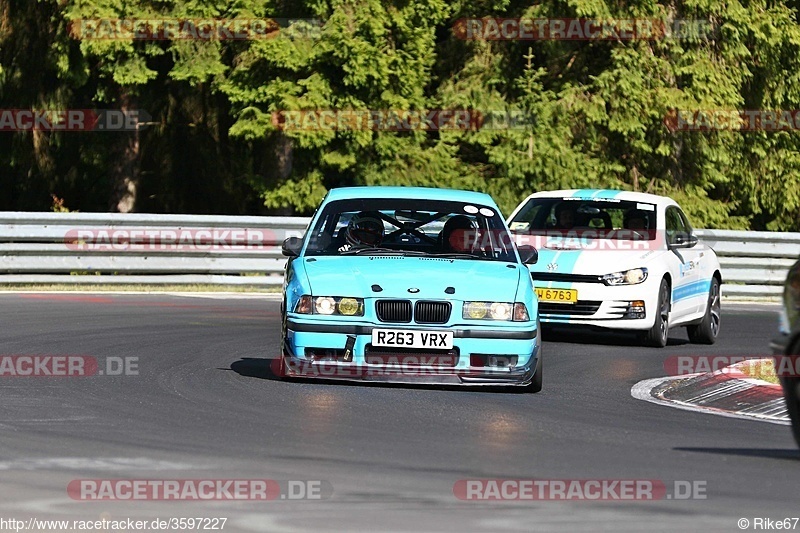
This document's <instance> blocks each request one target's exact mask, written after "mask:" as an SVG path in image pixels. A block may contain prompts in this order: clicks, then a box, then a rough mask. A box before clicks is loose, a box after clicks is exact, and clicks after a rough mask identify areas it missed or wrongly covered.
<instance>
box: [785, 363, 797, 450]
mask: <svg viewBox="0 0 800 533" xmlns="http://www.w3.org/2000/svg"><path fill="white" fill-rule="evenodd" d="M781 385H783V397H784V398H786V410H787V411H788V412H789V419H790V420H791V421H792V434H793V435H794V441H795V442H796V443H797V446H798V447H800V391H798V390H797V389H798V387H800V378H796V377H791V378H789V377H786V378H783V379H781Z"/></svg>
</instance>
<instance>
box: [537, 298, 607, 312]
mask: <svg viewBox="0 0 800 533" xmlns="http://www.w3.org/2000/svg"><path fill="white" fill-rule="evenodd" d="M600 303H601V302H595V301H592V300H578V301H577V302H576V303H574V304H554V303H550V302H539V312H540V313H542V314H545V315H572V316H575V315H583V316H587V315H593V314H595V313H596V312H597V310H598V309H600Z"/></svg>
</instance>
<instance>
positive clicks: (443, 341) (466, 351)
mask: <svg viewBox="0 0 800 533" xmlns="http://www.w3.org/2000/svg"><path fill="white" fill-rule="evenodd" d="M282 251H283V254H284V255H286V256H287V257H288V258H289V260H288V262H287V265H286V272H285V279H284V287H283V288H284V294H283V296H284V297H283V303H282V306H281V309H282V329H283V331H282V347H281V354H280V358H279V359H277V360H276V372H277V373H278V375H280V376H282V377H287V378H291V377H304V378H324V379H345V380H356V381H387V382H409V381H410V382H419V383H434V384H463V385H509V386H518V387H525V388H526V389H527V390H529V391H531V392H538V391H540V390H541V388H542V352H541V336H540V328H539V319H538V313H537V300H536V295H535V292H534V288H533V286H532V282H531V276H530V275H529V273H528V268H527V265H529V264H532V263H535V262H536V260H537V251H536V250H535V249H534V248H522V247H520V248H519V249H518V248H517V247H516V246H515V244H514V242H513V239H512V237H511V236H510V234H509V232H508V228H507V226H506V223H505V221H504V219H503V216H502V215H501V213H500V210H499V209H498V207H497V205H496V204H495V202H494V201H493V200H492V198H491V197H490V196H488V195H486V194H483V193H477V192H468V191H457V190H447V189H433V188H415V187H349V188H340V189H333V190H331V191H330V192H329V193H328V194H327V196H326V197H325V198H324V200H323V201H322V203H321V205H320V206H319V208H318V209H317V211H316V212H315V214H314V216H313V218H312V220H311V222H310V224H309V227H308V229H307V231H306V234H305V235H304V237H303V238H297V237H292V238H289V239H287V240H286V241H284V243H283V247H282Z"/></svg>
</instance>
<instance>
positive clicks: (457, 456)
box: [0, 294, 800, 531]
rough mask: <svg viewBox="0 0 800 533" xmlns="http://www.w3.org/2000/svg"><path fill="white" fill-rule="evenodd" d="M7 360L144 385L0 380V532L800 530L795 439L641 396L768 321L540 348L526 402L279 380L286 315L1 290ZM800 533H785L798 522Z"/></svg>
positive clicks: (772, 322) (182, 301)
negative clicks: (643, 340) (643, 388)
mask: <svg viewBox="0 0 800 533" xmlns="http://www.w3.org/2000/svg"><path fill="white" fill-rule="evenodd" d="M0 306H2V330H1V331H0V339H1V342H0V355H21V354H40V355H64V354H81V355H89V356H94V357H97V358H98V359H99V360H100V361H103V360H104V359H105V358H106V357H136V358H138V366H139V375H138V376H107V375H106V376H99V375H98V376H93V377H80V378H67V377H61V378H55V377H37V378H32V377H25V378H23V377H3V378H0V386H2V393H0V394H1V396H0V398H1V401H0V412H1V413H2V415H0V518H6V519H7V518H10V517H13V518H19V519H22V518H28V517H37V518H69V519H76V520H88V519H99V518H100V517H105V518H112V519H120V518H128V517H130V518H135V519H152V518H155V517H160V518H168V517H187V516H207V517H213V516H217V517H226V518H228V522H227V524H226V527H225V529H224V531H330V530H348V531H374V530H392V531H414V530H422V531H449V530H460V531H532V530H553V531H598V530H607V531H639V530H643V529H647V530H650V531H678V530H688V531H692V530H701V529H702V530H711V531H739V528H738V527H737V525H736V524H737V520H738V519H739V518H743V517H744V518H749V519H750V520H751V527H752V519H753V518H754V517H768V518H773V519H777V518H784V517H792V516H798V514H799V513H800V508H798V503H797V502H798V497H797V487H798V481H797V480H798V477H799V476H798V475H799V474H800V453H798V451H797V449H796V447H795V445H794V442H793V440H792V438H791V435H790V431H789V428H788V427H786V426H780V425H774V424H769V423H764V422H757V421H747V420H737V419H730V418H723V417H717V416H713V415H708V414H699V413H691V412H686V411H681V410H678V409H672V408H670V407H665V406H660V405H654V404H652V403H648V402H643V401H640V400H635V399H633V398H632V397H631V394H630V389H631V386H632V385H633V384H635V383H636V382H638V381H640V380H642V379H645V378H652V377H659V376H663V375H665V372H664V367H663V363H664V359H665V358H666V357H668V356H671V355H697V354H721V355H754V354H764V353H767V343H768V340H769V338H770V336H771V335H772V334H773V332H774V330H775V328H776V325H777V317H776V313H775V309H774V308H773V309H769V310H766V309H763V308H762V309H756V308H742V307H739V308H733V307H729V308H725V309H724V311H723V325H722V334H721V338H720V340H719V342H718V343H717V344H716V345H714V346H712V347H708V346H695V345H691V344H689V343H688V341H687V337H686V334H685V332H684V330H682V329H681V330H673V333H672V335H673V337H674V339H673V340H672V341H671V342H670V345H669V346H668V347H667V348H666V349H663V350H658V349H652V348H641V347H638V346H636V344H635V342H634V341H633V339H631V338H630V337H627V336H624V335H602V336H599V337H598V336H596V335H592V334H580V335H574V334H563V333H554V334H551V335H549V336H546V337H545V344H544V354H545V378H544V391H543V392H542V393H540V394H535V395H531V394H517V393H507V392H484V391H476V390H460V389H457V390H453V389H441V388H430V387H427V388H426V387H412V386H408V387H407V386H382V385H350V384H326V383H307V382H299V383H288V382H282V381H278V380H275V379H274V378H272V377H271V375H270V373H269V370H268V365H267V364H266V361H265V360H264V359H263V358H266V357H273V356H274V355H275V354H276V348H277V346H278V340H279V302H277V301H275V300H264V299H253V298H249V299H244V298H234V299H205V298H198V297H185V296H169V295H103V294H98V295H79V294H74V295H72V294H48V295H45V294H41V295H32V294H27V295H19V294H3V295H0ZM85 478H101V479H114V478H116V479H120V478H124V479H128V478H135V479H182V478H203V479H209V478H215V479H216V478H226V479H228V478H269V479H276V480H323V481H326V482H328V483H330V485H331V486H332V487H333V494H332V497H330V498H329V499H325V500H318V501H297V502H295V501H292V502H290V501H281V500H278V501H271V502H207V501H206V502H197V501H195V502H164V501H137V502H128V501H122V502H82V501H73V500H71V499H70V498H69V497H68V496H67V491H66V487H67V485H68V483H69V482H70V481H71V480H75V479H85ZM472 478H538V479H562V480H564V479H567V480H568V479H651V480H652V479H655V480H663V481H664V482H666V483H667V484H668V486H669V487H672V485H671V484H672V482H673V481H674V480H684V481H700V482H705V483H706V493H707V499H697V500H686V501H678V500H675V499H672V500H663V501H650V502H648V501H638V502H603V501H600V502H591V501H574V502H556V501H533V502H531V501H527V502H503V503H497V502H491V501H484V502H470V501H466V502H465V501H459V500H457V499H456V498H455V497H454V495H453V485H454V483H455V482H456V481H458V480H461V479H472ZM798 527H799V528H800V525H799V526H798Z"/></svg>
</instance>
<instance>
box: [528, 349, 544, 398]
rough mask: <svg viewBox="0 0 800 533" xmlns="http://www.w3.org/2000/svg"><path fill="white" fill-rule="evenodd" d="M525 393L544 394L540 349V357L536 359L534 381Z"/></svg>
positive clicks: (540, 353) (540, 351)
mask: <svg viewBox="0 0 800 533" xmlns="http://www.w3.org/2000/svg"><path fill="white" fill-rule="evenodd" d="M525 392H530V393H536V392H542V349H541V348H539V356H538V357H537V358H536V370H534V374H533V379H532V380H531V382H530V383H529V384H528V385H527V386H526V387H525Z"/></svg>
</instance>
